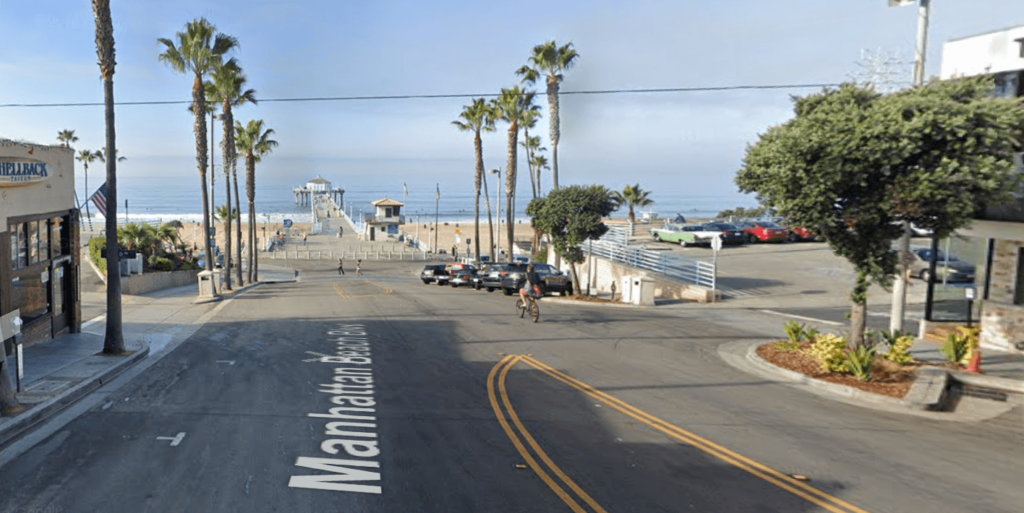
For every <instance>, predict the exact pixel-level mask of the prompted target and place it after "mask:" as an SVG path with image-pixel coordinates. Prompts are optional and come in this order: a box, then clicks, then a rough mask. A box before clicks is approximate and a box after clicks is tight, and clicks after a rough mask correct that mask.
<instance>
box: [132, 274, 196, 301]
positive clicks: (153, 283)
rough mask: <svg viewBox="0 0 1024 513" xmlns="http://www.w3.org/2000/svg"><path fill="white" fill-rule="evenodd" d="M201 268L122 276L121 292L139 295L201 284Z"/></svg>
mask: <svg viewBox="0 0 1024 513" xmlns="http://www.w3.org/2000/svg"><path fill="white" fill-rule="evenodd" d="M199 272H200V270H199V269H193V270H191V271H173V272H149V273H144V274H133V275H131V276H122V277H121V293H122V294H126V295H129V296H137V295H139V294H145V293H147V292H153V291H154V290H161V289H168V288H172V287H181V286H184V285H195V286H197V287H198V286H199Z"/></svg>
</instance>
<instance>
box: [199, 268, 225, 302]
mask: <svg viewBox="0 0 1024 513" xmlns="http://www.w3.org/2000/svg"><path fill="white" fill-rule="evenodd" d="M219 286H220V271H202V272H200V273H199V297H200V298H213V297H216V295H217V287H219Z"/></svg>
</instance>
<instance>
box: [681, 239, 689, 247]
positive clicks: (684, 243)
mask: <svg viewBox="0 0 1024 513" xmlns="http://www.w3.org/2000/svg"><path fill="white" fill-rule="evenodd" d="M679 245H680V246H682V247H684V248H685V247H687V246H689V244H687V243H686V241H685V240H681V241H679Z"/></svg>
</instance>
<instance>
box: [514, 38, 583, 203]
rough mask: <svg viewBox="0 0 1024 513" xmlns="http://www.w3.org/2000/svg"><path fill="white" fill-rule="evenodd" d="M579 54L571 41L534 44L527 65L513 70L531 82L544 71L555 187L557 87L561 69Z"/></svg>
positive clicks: (552, 176)
mask: <svg viewBox="0 0 1024 513" xmlns="http://www.w3.org/2000/svg"><path fill="white" fill-rule="evenodd" d="M579 57H580V56H579V54H578V53H576V50H575V49H573V47H572V43H567V44H564V45H562V46H558V44H557V43H556V42H555V41H548V42H546V43H544V44H540V45H537V46H534V47H533V55H531V56H530V58H529V59H527V63H528V64H527V65H526V66H523V67H521V68H519V69H518V70H517V71H516V74H517V75H519V76H521V77H523V82H525V83H529V84H533V83H535V82H536V81H537V79H538V78H540V76H541V74H542V73H547V94H548V107H549V109H550V115H549V120H550V125H551V126H550V128H551V133H550V137H551V161H552V166H553V168H552V172H551V178H552V181H553V185H554V188H555V189H557V188H558V140H559V138H560V136H561V131H560V127H559V122H560V118H559V117H558V89H559V86H560V84H561V83H562V80H564V78H565V77H564V76H563V75H562V73H563V72H564V71H566V70H568V69H569V68H571V67H572V66H573V65H574V64H575V63H576V60H577V59H579Z"/></svg>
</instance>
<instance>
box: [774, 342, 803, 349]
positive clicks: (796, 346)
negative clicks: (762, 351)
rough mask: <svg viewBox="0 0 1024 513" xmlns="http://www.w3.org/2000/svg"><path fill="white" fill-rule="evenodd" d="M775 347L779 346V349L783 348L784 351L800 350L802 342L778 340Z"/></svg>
mask: <svg viewBox="0 0 1024 513" xmlns="http://www.w3.org/2000/svg"><path fill="white" fill-rule="evenodd" d="M775 347H777V348H779V349H782V350H783V351H799V350H800V343H799V342H785V341H783V342H776V343H775Z"/></svg>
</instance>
